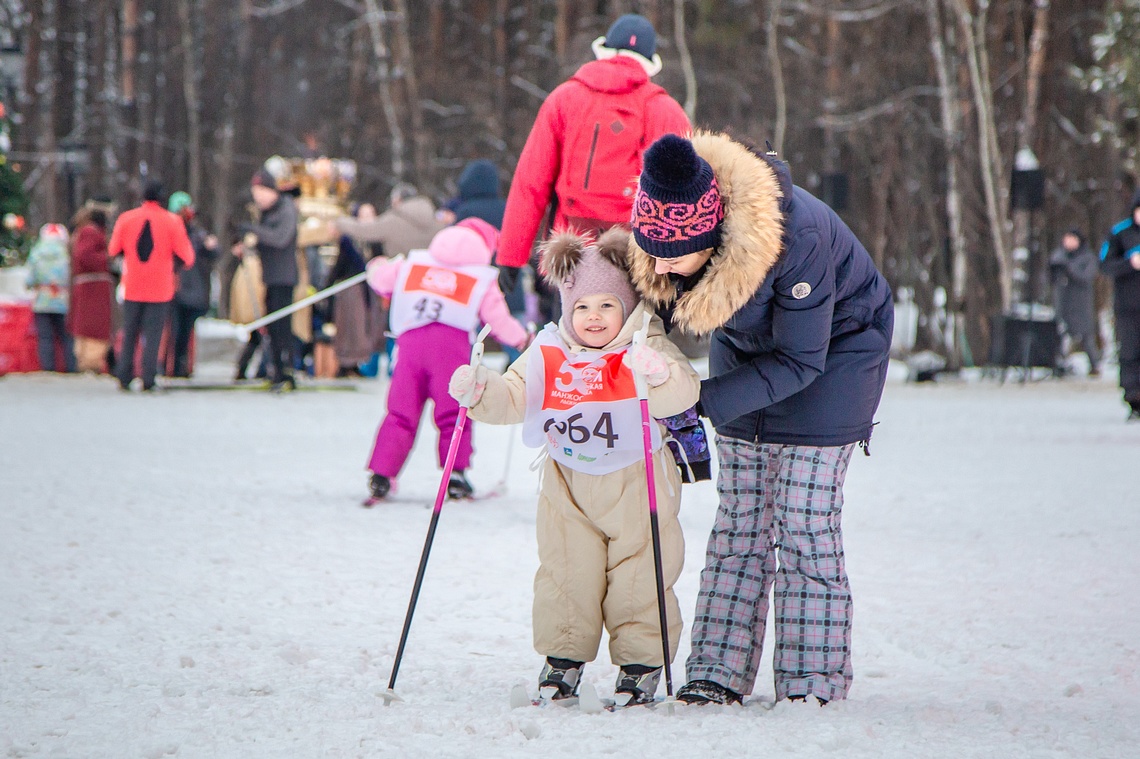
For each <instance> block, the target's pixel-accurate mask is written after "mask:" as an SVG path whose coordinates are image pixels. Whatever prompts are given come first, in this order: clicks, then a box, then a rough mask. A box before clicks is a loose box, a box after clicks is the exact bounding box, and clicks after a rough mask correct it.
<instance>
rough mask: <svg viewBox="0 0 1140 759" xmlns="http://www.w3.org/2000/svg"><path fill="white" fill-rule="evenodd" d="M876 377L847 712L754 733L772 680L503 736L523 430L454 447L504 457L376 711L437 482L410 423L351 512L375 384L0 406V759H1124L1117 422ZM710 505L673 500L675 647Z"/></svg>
mask: <svg viewBox="0 0 1140 759" xmlns="http://www.w3.org/2000/svg"><path fill="white" fill-rule="evenodd" d="M206 368H207V369H209V368H210V367H206ZM213 369H214V370H215V371H216V374H217V376H221V375H224V373H225V371H226V367H225V366H224V365H221V364H219V365H218V366H216V367H213ZM207 373H208V372H207ZM897 376H898V375H897V373H896V374H895V375H894V377H895V378H894V379H892V381H891V383H890V385H889V386H888V389H887V393H886V397H885V399H884V402H883V405H882V407H881V409H880V413H879V418H880V420H881V422H882V424H881V425H880V427H879V428H878V431H877V433H876V435H875V438H874V441H873V445H872V453H873V456H872V457H871V458H864V457H863V456H862V455H861V454H860V453H858V451H857V452H856V454H857V455H856V457H855V459H854V461H853V464H852V467H851V471H850V474H849V477H848V481H847V487H846V498H847V505H846V508H845V514H844V516H845V520H844V522H845V533H846V548H847V558H848V570H849V573H850V575H851V582H852V585H853V589H854V593H855V609H856V618H855V631H854V662H855V684H854V687H853V688H852V691H851V694H850V700H848V701H847V702H844V703H833V704H831V705H829V706H827V707H826V708H823V709H820V708H818V707H816V706H814V705H809V704H788V703H780V704H778V705H775V706H774V707H773V705H772V698H773V689H772V684H771V663H770V661H771V654H770V651H769V653H768V655H767V656H766V657H765V661H764V664H763V668H762V670H761V675H760V681H759V684H758V688H757V692H756V693H755V694H753V696H752V698H751V699H750V700H749V702H748V703H747V706H746V708H743V709H740V708H736V709H722V708H716V707H708V708H688V709H683V710H679V711H678V713H677V714H675V715H673V716H669V715H667V714H664V713H663V711H662V710H658V711H656V712H655V711H649V710H631V711H627V712H622V713H617V714H609V713H604V714H599V715H589V714H582V713H579V712H577V711H574V710H569V709H562V708H547V709H535V708H524V709H515V710H512V709H511V708H510V695H509V694H510V691H511V688H512V686H513V685H515V684H516V683H520V682H521V683H526V684H527V685H528V687H530V688H531V689H532V691H533V690H534V687H535V686H534V680H535V676H536V675H537V673H538V670H539V666H540V663H541V660H540V658H539V656H538V655H537V654H535V653H534V651H533V650H532V648H531V641H530V603H531V578H532V575H533V572H534V569H535V565H536V557H535V546H534V517H533V501H534V492H535V488H536V484H537V480H536V475H535V474H534V473H532V472H530V471H528V468H527V465H528V463H529V462H530V461H531V459H532V458H533V452H532V451H530V450H528V449H525V448H523V447H522V445H521V444H520V443H519V442H518V441H517V440H516V442H515V443H514V444H513V447H511V443H510V442H509V441H510V439H511V436H512V435H514V434H517V433H516V432H515V431H512V430H511V429H508V428H495V427H487V426H480V427H478V429H477V431H476V446H477V449H478V451H479V453H478V455H477V458H476V467H475V470H474V471H473V473H472V479H473V480H474V482H475V484H476V486H477V487H481V488H483V489H487V488H491V487H493V486H494V485H495V484H496V483H497V482H498V481H499V479H500V478H501V477H502V476H503V472H504V465H503V457H504V454H505V453H506V451H507V450H508V449H509V450H510V451H511V462H510V472H509V492H508V494H507V495H506V496H504V497H502V498H500V499H490V500H485V501H480V502H476V503H468V504H448V505H446V506H445V507H444V510H443V513H442V519H441V521H440V525H439V531H438V533H437V536H436V540H435V546H434V549H433V552H432V555H431V562H430V564H429V566H428V570H427V575H426V579H425V583H424V589H423V595H422V597H421V599H420V603H419V607H418V609H417V612H416V616H415V621H414V623H413V625H412V630H411V638H410V640H409V643H408V647H407V651H406V654H405V658H404V661H403V663H402V666H401V670H400V673H399V679H398V682H397V684H396V691H397V693H399V694H400V695H401V696H402V697H403V698H404V702H403V703H396V704H394V705H392V706H390V707H386V706H384V704H383V701H382V700H381V698H380V697H379V694H380V693H382V692H383V691H384V689H385V688H386V686H387V680H388V677H389V674H390V671H391V665H392V661H393V656H394V654H395V651H396V645H397V642H398V638H399V633H400V627H401V624H402V621H403V619H404V613H405V610H406V608H407V602H408V594H409V591H410V590H411V586H412V581H413V578H414V573H415V568H416V564H417V561H418V559H419V555H420V551H421V548H422V546H423V540H424V536H425V533H426V530H427V526H428V521H429V518H430V509H429V508H428V505H429V504H430V502H431V500H432V499H433V497H434V494H435V489H436V487H437V484H438V479H437V478H438V475H437V469H436V463H435V453H434V451H435V435H434V434H433V432H434V431H433V430H432V429H430V427H425V429H424V430H423V431H422V432H421V437H420V442H419V446H418V447H417V449H416V450H415V452H414V454H413V456H412V458H411V460H410V461H409V464H408V468H407V471H406V473H405V475H404V477H403V478H402V480H401V483H400V485H401V487H400V491H399V494H398V496H397V498H396V499H395V500H394V502H392V503H389V504H385V505H381V506H378V507H376V508H375V509H372V510H366V509H362V508H360V506H359V505H358V504H359V502H360V499H361V498H362V497H363V495H364V494H365V481H366V477H365V473H364V471H363V465H364V461H365V458H366V456H367V454H368V450H369V445H370V443H371V436H372V434H373V432H374V430H375V427H376V424H377V423H378V421H379V419H380V417H381V415H382V413H383V401H384V391H385V383H384V382H382V381H360V382H358V383H357V384H358V385H359V387H360V392H356V393H340V392H323V393H322V392H308V393H295V394H292V395H289V396H284V397H278V396H270V395H264V394H258V393H252V392H214V393H191V392H181V393H169V394H166V395H162V396H158V397H144V396H140V395H137V394H132V395H126V394H122V393H119V392H118V391H117V390H116V389H115V387H114V383H113V381H112V380H109V379H107V378H102V379H96V378H91V377H61V376H43V375H27V376H8V377H5V378H4V379H3V380H0V441H2V443H3V444H2V446H0V571H2V573H3V579H2V581H0V757H53V758H54V757H82V758H87V757H115V758H116V759H117V758H119V757H146V758H153V759H157V758H158V757H163V756H178V757H234V758H235V759H236V758H239V757H240V758H242V759H245V758H247V757H388V756H391V757H418V756H431V757H433V758H436V759H438V758H440V757H516V756H517V757H523V756H526V757H530V756H542V757H552V756H573V757H583V756H599V755H606V754H612V755H616V756H641V757H669V756H678V757H688V756H714V757H730V756H731V757H736V756H758V757H765V758H768V757H791V756H795V757H815V756H820V757H827V756H836V757H843V758H844V759H872V758H874V759H895V758H899V759H902V758H903V757H906V758H907V759H911V758H913V757H955V758H957V757H1002V759H1015V758H1016V757H1033V758H1034V759H1036V758H1037V757H1081V758H1082V759H1084V758H1086V757H1088V758H1092V757H1106V758H1108V757H1121V758H1123V757H1135V756H1137V755H1140V727H1138V720H1137V718H1138V716H1140V640H1138V629H1140V595H1138V591H1137V578H1138V577H1140V550H1138V549H1137V545H1138V544H1140V508H1138V507H1137V504H1138V500H1140V499H1138V498H1137V496H1136V493H1135V490H1136V488H1137V479H1136V472H1137V471H1138V469H1140V467H1138V466H1137V458H1138V457H1140V425H1135V424H1134V425H1126V424H1125V423H1124V422H1123V415H1124V414H1123V406H1122V405H1121V404H1120V402H1119V397H1118V391H1117V390H1116V389H1115V387H1114V386H1113V383H1112V381H1111V380H1110V379H1105V380H1102V381H1099V382H1087V381H1083V380H1066V381H1064V382H1057V381H1046V382H1038V383H1031V384H1027V385H1020V384H1013V383H1007V384H1005V385H1004V386H998V385H997V383H996V382H992V381H980V380H972V381H970V382H965V383H955V384H949V383H944V384H938V385H927V386H915V385H906V384H903V383H902V382H900V381H898V379H897ZM715 507H716V496H715V489H714V487H713V486H712V485H711V484H702V485H699V486H696V487H692V488H691V489H689V488H687V489H686V491H685V495H684V504H683V514H682V516H683V525H684V528H685V530H686V537H687V541H688V555H687V564H686V567H685V572H684V574H683V576H682V578H681V581H680V583H679V585H678V588H677V591H678V594H679V597H680V599H681V606H682V610H683V611H684V612H685V614H686V621H688V619H689V618H691V615H692V609H693V603H694V600H695V596H696V587H697V574H698V572H699V570H700V568H701V566H702V558H703V551H704V544H705V541H706V539H707V535H708V530H709V526H710V524H711V522H712V518H713V514H714V510H715ZM687 634H688V630H687V628H686V634H685V637H684V638H683V640H687ZM769 640H771V636H769ZM687 653H688V645H687V642H686V643H683V645H682V649H681V651H680V652H679V656H678V658H677V662H676V664H675V667H674V673H673V677H674V686H675V687H676V686H679V685H680V684H681V683H683V682H684V660H685V656H686V655H687ZM615 674H616V669H615V668H614V667H613V666H612V665H610V664H609V662H608V658H607V654H606V651H605V648H604V645H603V649H602V651H601V653H600V657H599V661H598V662H597V663H594V664H591V665H589V666H588V667H587V670H586V680H587V682H589V683H591V684H592V685H594V686H595V687H596V688H597V689H598V691H599V693H600V694H601V695H602V696H608V695H610V694H611V693H612V688H613V679H614V676H615ZM662 692H664V685H662Z"/></svg>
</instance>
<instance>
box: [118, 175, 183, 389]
mask: <svg viewBox="0 0 1140 759" xmlns="http://www.w3.org/2000/svg"><path fill="white" fill-rule="evenodd" d="M161 198H162V185H161V184H160V183H159V182H156V181H150V182H147V184H146V187H145V188H144V190H143V203H142V205H141V206H139V207H138V208H134V209H131V210H130V211H125V212H124V213H123V214H121V215H120V216H119V218H118V220H116V221H115V228H114V229H113V230H112V231H111V244H110V246H109V247H110V250H109V253H110V255H111V256H119V255H121V256H122V257H123V278H122V285H123V346H122V349H121V350H120V351H119V360H118V366H117V367H116V370H115V375H116V376H117V377H118V379H119V385H120V386H121V387H122V388H123V390H129V389H130V385H131V380H132V379H134V365H135V361H134V358H135V346H136V344H137V343H138V339H139V334H140V333H141V334H142V338H143V356H142V383H143V390H152V389H153V388H154V375H155V373H156V372H157V370H158V346H159V341H160V340H161V339H162V330H163V327H165V326H166V320H167V318H168V317H169V315H170V302H171V301H172V300H173V299H174V271H175V269H174V267H175V266H176V265H178V263H179V262H180V263H181V265H182V266H183V267H190V266H193V265H194V248H193V247H192V246H191V245H190V238H189V237H188V236H187V235H186V225H185V224H183V223H182V219H180V218H178V216H176V215H175V214H172V213H170V211H167V210H166V209H165V208H163V207H162V204H161V203H160V202H159V201H160V199H161ZM175 259H177V261H176V260H175Z"/></svg>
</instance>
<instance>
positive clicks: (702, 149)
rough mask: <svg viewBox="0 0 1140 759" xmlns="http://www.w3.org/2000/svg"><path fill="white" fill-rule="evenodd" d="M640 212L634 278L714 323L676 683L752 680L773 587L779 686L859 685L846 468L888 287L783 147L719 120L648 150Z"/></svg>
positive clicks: (880, 354) (803, 692)
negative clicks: (699, 519) (716, 498)
mask: <svg viewBox="0 0 1140 759" xmlns="http://www.w3.org/2000/svg"><path fill="white" fill-rule="evenodd" d="M632 226H633V235H632V238H631V240H632V241H631V244H630V262H631V270H632V274H633V280H634V283H635V284H636V286H637V288H638V290H639V291H640V292H641V294H642V295H643V296H644V297H645V298H646V299H647V300H648V301H650V302H651V303H652V304H654V305H655V306H657V307H658V308H659V309H660V310H662V311H664V312H665V314H666V315H667V316H669V317H670V319H671V321H672V323H673V325H674V327H677V328H680V329H682V330H684V331H686V332H690V333H693V334H709V333H711V346H710V354H709V378H708V379H707V380H705V381H703V382H702V383H701V398H700V402H699V404H698V411H699V413H700V414H701V415H702V416H707V417H708V418H709V420H710V421H711V422H712V424H713V426H714V427H715V428H716V432H717V440H716V446H717V452H718V455H719V463H720V474H719V478H718V482H717V490H718V492H719V494H720V506H719V509H718V511H717V517H716V523H715V526H714V527H713V531H712V535H711V536H710V538H709V543H708V554H707V558H706V564H705V569H704V571H703V572H702V573H701V584H700V593H699V596H698V600H697V610H696V613H695V615H694V619H693V627H692V653H691V654H690V656H689V659H688V662H687V664H686V667H687V670H688V679H689V682H688V683H687V684H686V685H684V686H683V687H682V688H681V689H679V690H678V692H677V697H678V698H679V699H681V700H683V701H686V702H689V703H707V702H716V703H736V702H739V701H740V700H741V699H742V697H743V696H744V695H746V694H748V693H750V692H751V691H752V688H753V685H754V683H755V680H756V674H757V669H758V667H759V664H760V654H761V646H762V643H763V637H764V624H765V617H766V616H767V610H768V602H769V598H771V599H772V602H773V604H774V606H775V620H776V623H775V624H776V651H775V658H774V661H775V681H776V698H777V700H782V699H797V700H799V699H806V698H807V697H809V696H814V697H815V698H816V699H817V700H818V701H819V702H820V703H826V702H828V701H834V700H836V699H843V698H846V696H847V692H848V689H849V688H850V686H851V679H852V668H851V612H852V603H851V591H850V588H849V585H848V582H847V574H846V571H845V569H844V559H843V545H842V537H841V528H840V515H841V510H842V505H843V480H844V477H845V475H846V471H847V465H848V462H849V460H850V457H851V453H852V450H853V449H854V447H855V444H856V443H861V444H862V445H863V447H864V448H865V449H866V447H867V446H868V444H869V441H870V438H871V429H872V426H873V425H874V421H873V419H874V415H875V411H876V409H877V407H878V404H879V399H880V398H881V396H882V392H883V386H884V382H885V380H886V373H887V362H888V353H889V349H890V342H891V331H892V328H893V323H894V307H893V304H892V299H891V290H890V287H889V286H888V285H887V282H886V280H885V279H884V278H883V276H882V275H881V274H880V273H879V272H878V271H877V270H876V269H875V265H874V263H873V262H872V260H871V257H870V256H869V255H868V253H867V251H866V249H864V247H863V246H862V245H861V244H860V243H859V241H858V240H857V239H856V238H855V235H854V234H853V233H852V232H851V230H850V229H848V227H847V226H846V225H845V224H844V223H843V221H842V220H841V219H840V218H839V217H838V216H837V215H836V214H835V212H834V211H832V210H831V209H830V208H828V207H827V206H826V205H825V204H824V203H823V202H821V201H820V200H818V199H816V198H815V197H813V196H812V195H810V194H809V193H808V192H807V191H805V190H803V189H801V188H800V187H797V186H795V185H793V184H792V180H791V175H790V173H789V171H788V167H787V166H786V165H785V164H784V163H783V162H782V161H779V160H777V159H776V158H775V156H774V155H773V154H766V155H763V154H759V153H756V152H753V151H752V150H750V149H749V148H747V147H745V146H744V145H742V144H740V143H738V142H735V141H733V140H732V139H730V138H729V137H727V136H725V135H721V134H708V133H698V134H696V135H695V136H693V138H692V139H691V141H690V140H686V139H683V138H681V137H677V136H675V135H666V136H665V137H662V138H660V139H659V140H657V141H656V142H655V143H654V144H653V145H652V146H650V148H649V149H648V150H647V151H646V153H645V156H644V165H643V170H642V174H641V177H640V179H639V181H638V189H637V194H636V197H635V200H634V209H633V219H632ZM777 554H778V556H777ZM777 558H778V559H779V562H778V564H777ZM777 566H778V567H779V568H778V569H777ZM773 585H774V586H775V587H774V589H773Z"/></svg>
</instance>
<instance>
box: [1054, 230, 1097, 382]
mask: <svg viewBox="0 0 1140 759" xmlns="http://www.w3.org/2000/svg"><path fill="white" fill-rule="evenodd" d="M1098 263H1099V262H1098V261H1097V257H1096V254H1095V253H1093V251H1092V248H1090V247H1089V246H1088V243H1087V242H1085V236H1084V234H1082V233H1081V231H1080V230H1079V229H1070V230H1069V231H1068V232H1066V233H1065V234H1064V235H1063V236H1062V237H1061V245H1060V246H1059V247H1058V248H1057V249H1056V250H1055V251H1053V253H1052V255H1050V256H1049V275H1050V278H1051V279H1052V281H1053V301H1054V304H1055V306H1056V310H1057V319H1058V320H1059V321H1060V322H1061V330H1062V332H1063V333H1064V334H1066V335H1068V336H1069V339H1070V340H1072V342H1073V344H1074V345H1079V346H1080V348H1081V350H1083V351H1084V352H1085V353H1086V354H1087V355H1088V357H1089V376H1090V377H1099V376H1100V368H1099V364H1100V348H1098V347H1097V344H1096V331H1097V330H1096V306H1095V305H1094V303H1093V284H1094V283H1095V282H1096V275H1097V271H1098V268H1099V267H1098Z"/></svg>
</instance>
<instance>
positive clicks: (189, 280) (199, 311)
mask: <svg viewBox="0 0 1140 759" xmlns="http://www.w3.org/2000/svg"><path fill="white" fill-rule="evenodd" d="M166 209H167V210H168V211H170V212H171V213H175V214H178V216H179V217H180V218H181V219H182V221H183V223H184V224H185V225H186V235H187V236H188V237H189V238H190V245H191V247H193V248H194V265H193V266H191V267H190V268H189V269H183V270H182V271H181V272H179V274H178V290H177V291H175V293H174V311H173V313H172V314H171V332H172V333H173V335H174V376H175V377H189V376H190V338H191V336H192V335H193V334H194V323H195V322H197V321H198V319H200V318H202V317H203V316H205V315H206V312H207V311H209V310H210V274H211V272H213V271H214V263H215V262H216V261H217V260H218V238H217V237H215V236H214V235H212V234H209V233H207V232H206V230H204V229H202V227H201V226H199V225H198V223H197V222H195V221H194V216H195V209H194V201H193V199H192V198H191V197H190V195H189V194H188V193H185V192H182V191H179V192H176V193H174V194H172V195H171V196H170V200H169V201H167V204H166Z"/></svg>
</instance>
